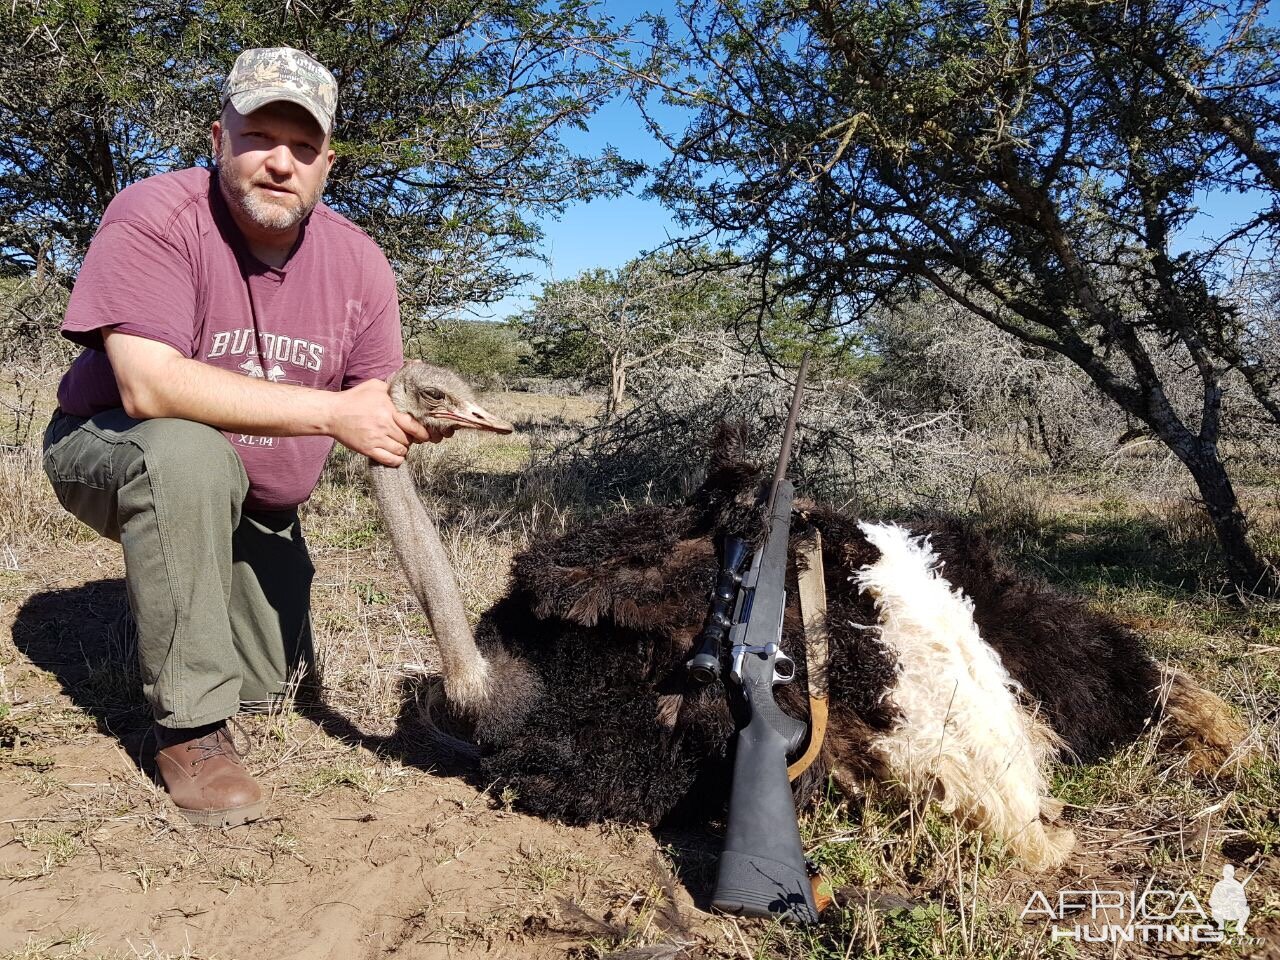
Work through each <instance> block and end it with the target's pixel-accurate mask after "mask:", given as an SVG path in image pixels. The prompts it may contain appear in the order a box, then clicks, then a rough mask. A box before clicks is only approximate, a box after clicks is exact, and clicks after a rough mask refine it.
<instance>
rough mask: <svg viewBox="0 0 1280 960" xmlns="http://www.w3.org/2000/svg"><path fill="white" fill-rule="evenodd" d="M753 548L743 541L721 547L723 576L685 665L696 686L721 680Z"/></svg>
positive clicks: (718, 579) (733, 539)
mask: <svg viewBox="0 0 1280 960" xmlns="http://www.w3.org/2000/svg"><path fill="white" fill-rule="evenodd" d="M749 550H750V544H748V543H747V541H745V540H743V539H741V538H740V537H725V538H724V539H723V540H722V541H721V547H720V573H719V574H718V575H717V576H716V582H715V586H714V587H712V589H711V606H710V608H709V609H708V610H707V619H706V621H705V622H704V623H703V626H702V632H701V633H699V634H698V652H697V653H695V654H694V655H693V656H692V657H690V658H689V660H688V661H687V662H686V663H685V669H687V670H688V671H689V676H690V677H691V678H692V679H693V681H694V682H695V683H700V684H707V683H712V682H714V681H716V680H719V679H720V662H721V656H722V653H721V651H723V650H724V641H725V638H726V637H727V636H728V635H729V627H730V626H732V624H733V603H734V600H735V599H736V597H737V595H738V585H739V584H740V583H742V565H743V564H744V563H745V562H746V560H747V552H748V551H749Z"/></svg>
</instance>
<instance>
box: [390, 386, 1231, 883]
mask: <svg viewBox="0 0 1280 960" xmlns="http://www.w3.org/2000/svg"><path fill="white" fill-rule="evenodd" d="M442 377H448V378H449V381H448V382H449V383H450V384H454V385H456V386H453V385H451V386H449V387H447V388H446V389H444V390H443V391H441V390H440V389H435V390H434V391H432V392H431V393H428V394H427V396H428V397H433V396H435V395H436V394H439V393H441V392H444V393H448V394H449V395H450V396H453V397H456V398H458V399H459V400H460V401H464V402H465V403H469V404H472V405H474V400H472V399H471V398H470V395H469V393H464V392H462V391H465V387H464V386H462V385H461V383H460V382H459V381H457V380H456V378H453V377H452V375H451V374H448V373H447V372H446V371H440V370H438V368H431V367H425V366H417V367H412V366H411V367H406V368H405V370H403V371H401V373H399V374H397V375H396V377H395V378H393V380H392V385H393V386H392V390H393V396H397V394H396V390H397V386H398V384H399V383H402V382H407V383H406V385H405V387H404V389H403V391H402V393H401V394H399V395H398V396H397V404H398V405H400V404H401V403H402V401H403V403H404V405H402V406H401V409H402V410H405V412H408V413H411V414H413V415H414V416H417V417H419V419H421V420H423V422H424V423H428V422H431V421H430V419H429V417H430V416H431V414H430V412H429V411H425V410H421V409H419V408H418V407H417V405H416V404H415V402H414V398H415V397H417V396H420V391H417V390H414V389H410V385H411V384H413V383H420V384H424V385H428V386H430V385H433V384H427V381H428V380H431V379H432V378H435V379H436V380H439V379H440V378H442ZM435 386H438V384H435ZM454 407H455V408H458V409H460V408H461V403H459V404H455V405H454ZM482 412H483V411H482ZM485 416H486V418H488V415H487V414H486V415H485ZM454 422H458V423H459V425H465V426H475V427H477V428H480V429H495V427H494V426H493V425H492V423H493V422H494V421H493V420H492V419H488V420H487V421H486V420H481V421H480V422H479V423H463V422H461V419H460V418H457V419H455V421H454ZM502 426H503V427H506V426H507V425H505V424H504V425H502ZM745 441H746V437H745V431H744V430H742V429H740V428H739V429H722V430H721V432H720V434H719V435H718V437H717V438H716V440H715V441H714V442H713V445H712V456H711V462H710V465H709V471H708V476H707V479H706V481H705V482H704V484H703V485H702V487H701V488H700V489H699V490H698V491H697V492H696V493H695V494H693V495H692V496H691V497H690V498H689V499H688V500H687V501H686V502H684V503H681V504H675V505H670V506H653V507H643V508H639V509H634V510H631V511H628V512H625V513H620V514H615V515H613V516H608V517H605V518H603V519H601V520H598V521H596V522H594V523H589V524H582V525H579V526H577V527H576V528H573V529H570V530H569V531H568V532H566V533H565V534H563V535H562V536H560V537H559V538H557V539H555V540H552V541H549V542H542V543H535V544H533V545H531V546H530V547H529V548H528V549H526V550H525V551H524V552H523V553H522V554H520V555H519V556H518V557H517V558H516V560H515V563H514V570H513V574H514V575H513V578H512V583H511V586H510V588H509V590H508V592H507V594H506V596H504V597H503V598H502V599H501V600H499V601H498V602H497V603H496V604H494V605H493V606H492V607H491V608H490V609H489V610H488V611H487V612H486V613H485V614H484V615H483V617H482V618H481V620H480V623H479V625H478V627H477V630H476V634H475V635H474V636H473V634H472V632H471V630H470V628H469V626H468V623H467V619H466V616H465V611H464V610H463V607H462V604H461V601H460V599H459V597H458V593H457V585H456V582H455V580H454V578H453V574H452V570H451V568H450V566H449V563H448V559H447V557H446V555H445V553H444V550H443V548H442V547H441V545H440V543H439V538H438V536H437V535H436V532H435V527H434V525H433V524H432V523H431V521H430V518H429V517H427V515H426V511H425V509H424V508H423V506H422V503H421V501H420V499H419V498H418V496H417V493H416V491H415V490H414V488H413V483H412V480H411V479H410V477H409V474H408V472H407V471H402V470H391V469H387V468H377V467H375V468H374V472H373V478H374V481H373V482H374V493H375V496H376V498H377V500H378V504H379V507H380V508H381V509H382V511H383V514H384V517H385V519H386V522H387V525H388V530H389V533H390V534H391V537H392V539H393V541H394V543H395V546H396V550H397V553H398V554H399V556H400V559H401V562H402V564H403V565H404V567H405V571H406V575H407V577H408V579H409V582H410V584H411V585H412V586H413V589H414V591H415V593H416V594H417V596H418V598H419V600H420V601H421V602H422V605H423V608H424V610H425V611H426V613H427V616H428V618H429V619H430V621H431V624H432V628H433V630H434V631H435V634H436V639H437V642H438V644H439V646H440V651H441V659H442V663H443V671H444V692H445V696H446V699H447V700H448V707H449V712H450V713H451V714H452V719H453V720H454V721H457V722H458V723H459V724H460V729H462V730H464V731H465V733H466V735H467V737H468V738H469V739H470V740H471V741H472V742H473V743H475V744H476V745H477V746H478V750H477V751H476V756H477V758H478V762H479V765H480V773H481V777H482V778H483V779H484V781H485V782H486V783H490V782H495V781H499V782H502V783H504V784H507V785H510V786H511V787H512V788H514V791H515V794H516V795H517V796H518V798H519V800H518V802H519V804H520V805H521V806H523V807H525V808H526V809H528V810H530V811H531V812H534V813H538V814H542V815H546V816H552V817H556V818H559V819H563V820H565V821H568V822H573V823H584V822H591V821H597V820H601V819H617V820H628V821H643V822H648V823H657V822H659V821H663V820H671V819H676V818H682V817H694V818H702V819H705V818H706V817H707V816H708V815H713V814H714V813H716V812H718V811H719V810H720V809H722V806H723V803H724V802H725V800H726V798H727V796H728V790H729V784H730V777H731V769H732V768H731V762H730V761H731V757H730V755H729V754H730V750H731V744H732V733H733V722H732V718H731V716H730V713H729V710H728V707H727V704H726V701H725V696H724V691H723V689H722V688H720V687H719V685H718V684H713V685H711V686H708V687H706V688H698V687H696V686H692V685H691V684H690V681H689V678H688V676H687V671H686V670H685V661H686V659H687V658H688V657H689V656H690V654H691V653H692V648H693V645H694V644H695V642H696V640H695V638H696V636H697V634H698V632H699V629H700V627H701V625H702V619H703V617H704V615H705V613H706V603H707V591H708V588H709V587H710V585H711V583H712V581H713V579H714V577H715V574H716V569H717V561H716V551H715V541H716V538H717V537H718V536H719V535H721V534H724V533H726V532H733V533H736V534H742V533H744V532H745V533H747V534H751V533H752V532H756V533H760V532H762V531H763V517H762V516H761V511H760V509H759V507H758V506H757V500H756V496H755V495H756V492H757V490H758V489H759V487H760V484H761V482H762V481H763V480H764V479H766V478H765V477H764V476H763V475H762V473H761V471H760V470H759V469H758V468H757V467H756V466H755V465H754V464H752V463H751V461H750V459H749V458H748V456H747V455H746V449H745ZM814 530H816V531H817V532H818V533H820V534H821V540H822V557H823V570H824V583H825V587H826V593H827V627H828V630H827V632H828V637H829V645H830V649H829V661H828V665H827V669H826V678H825V679H826V686H827V688H828V691H829V697H830V718H829V733H828V737H827V741H826V744H825V745H824V747H823V749H822V752H821V756H820V761H819V762H818V763H815V764H814V765H813V766H812V767H811V768H810V769H809V771H808V772H807V773H806V774H805V775H804V777H802V778H801V780H800V781H799V782H798V783H797V784H796V790H797V793H798V799H800V800H801V801H804V800H805V799H807V798H808V797H810V796H812V795H813V794H814V793H815V792H816V790H817V788H818V786H819V785H820V784H822V783H824V782H825V781H826V779H827V776H828V774H830V775H832V777H833V779H834V780H835V782H836V783H837V784H838V785H847V784H849V783H851V782H854V781H856V780H858V779H869V778H874V779H878V780H882V781H886V782H892V783H896V784H898V785H900V788H901V789H902V790H903V791H904V792H905V793H907V794H908V795H910V796H913V797H917V798H920V799H926V798H927V799H932V800H934V801H936V802H938V803H939V805H940V806H941V808H942V809H943V810H944V811H946V812H949V813H952V814H953V815H955V816H956V817H957V818H958V819H960V820H961V821H963V822H965V823H967V824H969V825H970V826H972V827H974V828H977V829H980V830H982V831H983V832H985V833H987V834H988V835H991V836H995V837H999V838H1001V839H1002V840H1003V841H1004V842H1005V844H1006V846H1007V847H1008V848H1009V849H1010V850H1011V851H1012V852H1013V853H1015V854H1016V855H1018V856H1019V857H1020V858H1021V859H1022V860H1023V861H1025V862H1026V863H1027V865H1028V866H1030V867H1032V868H1042V869H1043V868H1048V867H1052V866H1054V865H1056V864H1058V863H1060V862H1061V861H1062V860H1063V859H1065V857H1066V856H1067V854H1068V853H1069V851H1070V849H1071V846H1072V843H1073V836H1072V834H1071V832H1070V831H1069V830H1066V829H1064V828H1061V827H1058V826H1055V825H1053V824H1051V823H1049V822H1047V821H1046V820H1045V818H1044V817H1043V816H1042V811H1043V810H1052V809H1053V808H1054V806H1055V803H1054V801H1053V800H1052V799H1051V798H1049V797H1048V796H1047V776H1046V770H1047V765H1048V763H1049V761H1050V760H1053V759H1061V760H1065V761H1068V762H1071V761H1077V762H1083V761H1088V760H1093V759H1096V758H1099V757H1102V756H1105V755H1106V754H1107V753H1108V752H1110V751H1111V750H1113V749H1115V748H1116V747H1117V746H1120V745H1123V744H1126V743H1129V742H1132V741H1133V740H1134V739H1135V738H1136V737H1137V736H1139V735H1140V734H1141V733H1142V732H1143V730H1144V729H1146V727H1147V725H1148V724H1149V723H1150V722H1151V721H1152V720H1153V719H1155V718H1162V719H1163V721H1164V723H1165V731H1166V733H1167V734H1168V735H1169V736H1170V737H1172V738H1173V739H1175V740H1178V741H1180V742H1181V745H1182V746H1183V747H1184V748H1186V749H1188V750H1189V751H1190V752H1191V753H1192V756H1193V766H1196V765H1198V766H1200V767H1202V768H1213V767H1216V766H1217V765H1220V764H1222V763H1223V762H1225V760H1226V759H1227V757H1228V756H1229V754H1230V753H1231V751H1232V749H1233V747H1234V746H1235V744H1236V743H1237V742H1238V739H1239V738H1240V737H1241V735H1242V731H1241V729H1240V728H1239V726H1238V725H1237V724H1236V723H1235V722H1234V720H1232V718H1231V715H1230V711H1229V710H1228V709H1227V707H1226V705H1225V704H1223V703H1222V702H1221V701H1220V700H1218V699H1217V698H1216V697H1214V696H1213V695H1212V694H1209V693H1207V692H1206V691H1204V690H1202V689H1201V688H1199V687H1198V686H1196V685H1195V684H1194V683H1193V682H1192V681H1191V680H1190V679H1189V678H1187V677H1185V675H1182V674H1178V673H1174V672H1170V671H1162V670H1161V668H1160V667H1158V666H1157V664H1156V663H1155V662H1154V661H1153V660H1152V659H1151V658H1150V656H1149V655H1148V654H1147V653H1146V652H1145V650H1144V648H1143V646H1142V643H1141V640H1140V638H1139V637H1138V636H1137V635H1136V634H1134V633H1133V632H1131V631H1129V630H1127V629H1125V628H1124V627H1122V626H1121V625H1119V624H1118V623H1116V622H1115V621H1113V620H1111V619H1109V618H1107V617H1105V616H1103V615H1101V614H1098V613H1096V612H1093V611H1091V610H1090V609H1089V608H1088V607H1086V606H1085V605H1083V604H1081V603H1079V602H1078V601H1075V600H1072V599H1070V598H1067V597H1064V596H1062V595H1060V594H1058V593H1056V592H1055V591H1053V590H1051V589H1050V588H1048V587H1047V586H1045V585H1043V584H1041V583H1038V582H1036V581H1031V580H1028V579H1027V578H1024V577H1021V576H1019V575H1017V574H1015V573H1013V572H1011V571H1009V570H1007V569H1005V568H1003V567H1001V566H1000V565H999V564H998V563H997V561H996V560H995V557H994V553H993V551H992V550H991V548H990V546H989V545H988V544H987V543H986V541H985V540H984V539H983V538H982V537H980V536H979V535H977V534H976V533H974V532H973V531H972V530H970V529H968V528H967V527H965V526H964V525H962V524H959V523H936V522H935V523H928V524H913V525H912V528H911V530H906V529H903V528H902V527H898V526H895V525H885V524H860V523H858V521H857V520H855V519H853V518H849V517H847V516H844V515H842V514H840V513H839V512H837V511H835V510H831V509H828V508H825V507H822V506H820V505H817V504H805V503H800V502H798V503H797V507H796V509H795V511H794V513H793V518H792V545H793V548H794V547H795V546H796V545H797V544H798V543H799V542H800V541H801V540H803V539H805V538H806V537H808V536H809V534H810V533H811V532H812V531H814ZM794 555H795V554H794V550H793V557H794ZM794 569H795V563H794V562H793V563H792V564H791V571H792V572H791V573H789V578H790V582H789V584H788V589H787V594H788V597H789V598H795V597H796V596H798V591H797V589H796V583H795V573H794ZM783 635H784V646H785V649H786V650H787V651H788V653H789V654H790V655H791V656H792V658H793V659H794V660H795V662H796V667H797V676H796V682H795V683H792V684H790V685H789V686H785V687H779V688H778V689H777V691H776V693H777V697H778V700H779V702H780V704H781V705H782V706H783V708H784V709H785V710H787V712H789V713H791V714H792V715H793V716H797V717H803V716H805V715H806V712H807V703H806V700H805V692H804V691H805V675H806V671H805V658H804V641H803V634H802V631H801V626H800V616H799V611H798V610H797V609H795V608H794V601H793V603H792V605H791V606H790V607H789V608H788V611H787V614H786V616H785V618H784V622H783Z"/></svg>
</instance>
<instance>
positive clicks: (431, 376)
mask: <svg viewBox="0 0 1280 960" xmlns="http://www.w3.org/2000/svg"><path fill="white" fill-rule="evenodd" d="M388 390H389V393H390V395H391V399H392V402H393V403H394V404H395V406H396V408H397V409H398V410H400V411H401V412H402V413H407V414H409V415H410V416H412V417H414V418H415V419H416V420H418V421H419V422H420V423H421V424H422V425H423V426H425V427H428V428H435V429H436V430H452V429H458V428H466V429H473V430H488V431H492V432H494V433H511V432H512V430H513V429H514V428H513V427H512V425H511V424H509V423H507V422H506V421H505V420H502V419H500V418H499V417H496V416H494V415H493V414H491V413H489V411H487V410H485V409H484V408H483V407H482V406H480V404H478V403H477V402H476V400H475V397H474V395H473V394H472V393H471V389H470V388H469V387H468V386H467V385H466V384H465V383H464V382H463V381H462V380H461V379H460V378H459V377H458V376H457V375H456V374H454V373H451V372H450V371H448V370H444V369H442V368H440V367H434V366H431V365H430V364H425V363H418V362H416V361H414V362H410V363H407V364H405V365H404V366H403V367H401V368H400V370H398V371H397V372H396V373H395V374H394V375H393V376H392V377H391V380H390V381H389V383H388ZM369 478H370V482H371V484H372V486H373V496H374V500H375V501H376V502H377V504H378V509H379V511H380V512H381V514H382V519H383V522H384V523H385V525H386V527H387V533H388V534H389V535H390V537H391V542H392V545H393V546H394V547H395V551H396V555H397V556H398V557H399V559H400V564H401V566H402V567H403V568H404V574H405V579H406V580H408V581H409V586H410V587H411V588H412V589H413V592H414V595H415V596H416V597H417V598H418V602H419V603H420V604H421V605H422V609H423V612H424V613H425V614H426V615H427V619H428V620H429V621H430V623H431V629H432V633H434V634H435V639H436V644H437V646H438V647H439V649H440V660H441V672H442V673H443V679H444V693H445V697H446V699H447V700H448V702H449V707H450V708H451V712H453V713H454V714H456V715H457V716H459V717H460V718H463V719H465V720H467V721H469V722H470V724H471V725H472V727H473V730H474V733H475V735H476V736H477V737H478V738H480V739H485V738H486V736H496V735H497V731H500V730H506V729H509V728H510V727H512V726H514V725H518V724H519V723H520V722H521V721H522V720H523V718H524V715H525V713H526V712H527V710H528V708H529V705H530V704H532V702H533V701H534V699H535V698H536V697H537V695H538V691H539V690H540V682H539V680H538V677H537V675H536V673H535V672H534V671H533V670H532V669H531V668H529V667H528V666H527V665H526V664H524V663H523V661H520V660H519V659H518V658H515V657H512V656H511V655H509V654H507V653H506V652H505V651H503V650H502V649H493V650H489V651H488V652H487V655H486V654H485V653H482V652H481V651H480V649H479V647H477V646H476V641H475V636H474V634H473V633H472V630H471V624H470V622H469V621H468V620H467V611H466V607H465V605H464V604H463V602H462V596H461V593H460V591H459V590H458V581H457V578H456V577H455V575H454V572H453V564H452V563H451V561H450V560H449V555H448V553H447V552H446V551H445V549H444V546H443V544H442V543H441V542H440V535H439V534H438V533H437V532H436V527H435V524H434V523H433V522H432V520H431V517H430V515H428V513H427V510H426V508H425V507H424V506H423V503H422V499H421V498H420V497H419V496H418V490H417V488H416V486H415V485H414V482H413V476H412V474H411V473H410V472H409V471H408V470H404V469H400V468H396V467H385V466H382V465H381V464H377V463H373V462H370V464H369Z"/></svg>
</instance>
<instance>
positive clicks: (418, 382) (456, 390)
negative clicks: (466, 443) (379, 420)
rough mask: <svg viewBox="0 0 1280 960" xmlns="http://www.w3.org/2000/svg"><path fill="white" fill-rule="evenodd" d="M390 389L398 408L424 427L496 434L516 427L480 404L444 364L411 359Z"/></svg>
mask: <svg viewBox="0 0 1280 960" xmlns="http://www.w3.org/2000/svg"><path fill="white" fill-rule="evenodd" d="M388 390H389V392H390V394H391V402H392V403H394V404H395V405H396V409H397V410H400V411H401V412H403V413H407V414H409V416H411V417H413V418H414V419H415V420H417V421H418V422H419V423H421V424H422V425H423V426H424V427H428V428H432V427H434V428H435V429H436V430H441V431H443V430H455V429H459V428H462V429H471V430H489V431H492V432H493V433H511V432H512V431H513V430H514V429H515V428H514V427H512V426H511V424H509V423H507V421H505V420H502V419H500V418H498V417H495V416H494V415H493V414H491V413H490V412H489V411H488V410H486V409H485V408H484V407H482V406H480V404H478V403H476V398H475V396H474V395H473V394H472V392H471V388H470V387H469V386H467V384H466V383H465V382H464V381H463V380H462V378H461V377H459V376H458V375H457V374H455V373H453V372H451V371H449V370H446V369H444V368H443V367H433V366H432V365H431V364H429V363H421V362H419V361H415V360H411V361H410V362H408V363H406V364H405V365H404V366H403V367H401V368H400V369H399V370H398V371H397V372H396V373H395V375H394V376H392V378H391V381H390V383H389V384H388Z"/></svg>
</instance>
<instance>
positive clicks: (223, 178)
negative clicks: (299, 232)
mask: <svg viewBox="0 0 1280 960" xmlns="http://www.w3.org/2000/svg"><path fill="white" fill-rule="evenodd" d="M328 179H329V176H328V174H327V173H326V174H325V176H324V177H322V178H321V180H320V183H319V184H317V185H316V188H315V190H314V191H312V192H311V194H309V195H307V196H302V195H299V194H285V196H287V197H290V198H291V199H293V200H296V201H297V202H296V203H292V204H289V205H287V206H286V205H281V204H276V203H272V202H271V201H269V200H264V199H263V198H262V197H261V196H260V195H259V194H256V193H254V192H253V184H252V183H238V182H236V181H235V180H234V179H233V178H232V174H231V138H230V137H227V136H224V137H223V138H222V150H221V151H220V153H219V156H218V182H219V183H221V184H222V194H223V196H224V197H226V198H227V200H228V202H230V203H233V204H235V206H236V207H237V208H239V210H240V211H241V212H242V213H243V214H244V215H245V216H246V217H248V218H249V220H251V221H252V222H253V223H254V224H255V225H257V226H259V227H261V228H262V229H263V230H270V231H274V232H281V233H283V232H284V231H286V230H292V229H293V228H294V227H296V226H297V225H298V224H299V223H301V222H302V221H303V220H305V219H306V218H307V215H308V214H309V213H311V211H312V210H313V209H315V205H316V204H317V203H319V202H320V197H321V195H322V194H323V193H324V186H325V183H326V182H327V181H328Z"/></svg>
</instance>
